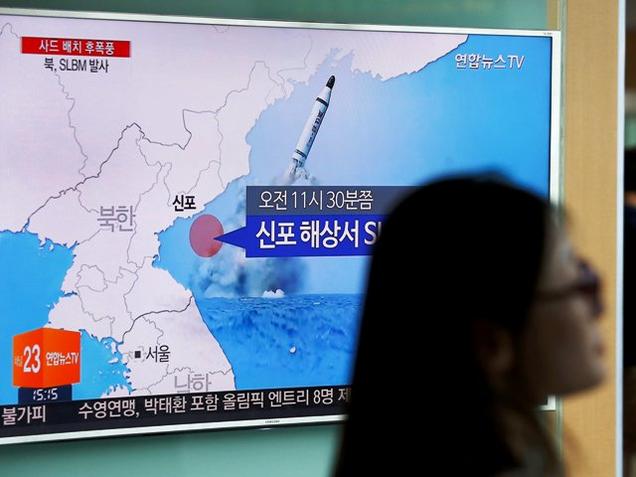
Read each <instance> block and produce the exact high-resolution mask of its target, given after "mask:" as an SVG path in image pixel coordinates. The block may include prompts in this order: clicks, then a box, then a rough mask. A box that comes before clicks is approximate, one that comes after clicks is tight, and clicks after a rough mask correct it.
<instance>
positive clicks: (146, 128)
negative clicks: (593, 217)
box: [0, 9, 560, 443]
mask: <svg viewBox="0 0 636 477" xmlns="http://www.w3.org/2000/svg"><path fill="white" fill-rule="evenodd" d="M559 51H560V45H559V37H558V33H554V32H538V31H494V30H493V31H490V30H475V31H470V30H464V29H442V28H416V27H394V26H390V27H389V26H362V25H327V24H289V23H284V22H264V21H242V20H213V19H193V18H176V17H175V18H169V17H159V16H139V15H137V16H136V15H118V14H81V13H69V12H48V11H40V12H38V11H16V10H8V9H4V10H1V11H0V71H1V72H2V73H1V74H0V110H1V111H2V114H0V171H1V173H0V190H2V192H3V197H2V201H0V443H12V442H25V441H35V440H52V439H67V438H77V437H91V436H102V435H119V434H135V433H149V432H164V431H171V430H190V429H203V428H231V427H246V426H271V425H276V424H293V423H310V422H325V421H334V420H339V419H342V417H343V414H344V410H345V406H346V403H347V402H348V400H349V399H350V388H349V385H350V382H351V372H352V364H353V360H354V356H355V351H356V338H357V330H358V323H359V319H360V314H361V305H362V296H363V293H364V287H365V274H366V269H367V265H368V262H369V255H370V253H371V250H372V245H373V243H374V242H375V240H376V238H377V236H378V234H379V233H381V228H382V221H383V217H384V216H385V215H386V214H387V212H388V211H389V210H390V208H391V206H392V205H393V204H395V202H396V201H397V200H399V198H400V197H401V196H403V195H404V194H405V193H407V192H408V191H409V188H412V187H413V186H415V185H418V184H421V183H422V182H425V181H429V180H432V179H434V178H437V177H441V176H444V175H448V174H459V173H461V174H465V173H471V172H478V171H493V172H499V173H502V174H505V175H506V176H507V177H509V178H510V179H511V180H512V181H514V182H515V183H517V184H519V185H520V186H522V187H525V188H528V189H531V190H533V191H535V192H537V193H539V194H542V195H544V196H548V195H551V197H553V198H554V191H556V190H558V171H557V166H558V140H559V138H558V127H559V81H560V73H559ZM551 191H553V193H552V194H551ZM414 220H417V218H416V217H414ZM404 318H405V319H406V317H404ZM386 326H387V327H391V326H403V321H402V320H401V319H400V317H390V316H387V321H386ZM405 332H408V331H405ZM394 345H395V344H394ZM378 352H379V353H383V352H384V351H383V350H378ZM386 359H387V360H390V361H392V362H394V363H395V366H400V356H396V355H392V353H391V352H390V351H389V348H387V356H386ZM389 382H391V378H390V376H387V383H389ZM400 384H401V386H403V387H404V388H408V386H409V384H408V383H400ZM393 388H394V386H393V385H392V386H391V387H388V386H387V389H378V413H382V412H389V410H390V407H391V406H392V405H394V404H395V401H394V399H395V396H393V395H392V394H391V393H392V389H393Z"/></svg>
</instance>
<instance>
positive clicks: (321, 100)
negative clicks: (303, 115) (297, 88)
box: [287, 76, 336, 184]
mask: <svg viewBox="0 0 636 477" xmlns="http://www.w3.org/2000/svg"><path fill="white" fill-rule="evenodd" d="M335 82H336V77H335V76H331V77H329V80H328V81H327V84H326V85H325V87H324V88H323V89H322V91H321V92H320V94H319V95H318V97H317V98H316V101H314V106H313V108H312V109H311V113H310V114H309V117H308V118H307V122H306V123H305V127H304V128H303V132H302V133H301V135H300V138H299V139H298V143H297V144H296V150H295V151H294V153H293V154H292V158H291V164H290V165H289V169H288V171H287V182H288V183H289V184H291V183H293V182H294V181H296V180H297V179H300V178H304V179H309V173H308V172H307V169H305V162H306V161H307V156H309V151H311V146H312V145H313V143H314V141H315V140H316V135H317V134H318V130H319V129H320V125H321V124H322V121H323V119H324V117H325V114H326V113H327V109H328V108H329V100H330V99H331V90H332V89H333V85H334V83H335Z"/></svg>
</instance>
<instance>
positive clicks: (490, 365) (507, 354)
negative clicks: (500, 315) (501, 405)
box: [473, 320, 515, 384]
mask: <svg viewBox="0 0 636 477" xmlns="http://www.w3.org/2000/svg"><path fill="white" fill-rule="evenodd" d="M473 343H474V348H475V352H476V354H477V359H478V360H479V363H480V365H481V367H482V369H483V370H484V372H485V373H486V375H487V376H488V378H489V380H490V382H491V383H493V384H497V383H499V382H501V381H502V380H503V378H504V376H505V375H506V374H508V372H510V370H511V369H512V368H513V366H514V361H515V353H514V342H513V339H512V335H511V334H510V332H509V331H507V330H505V329H503V328H502V327H500V326H497V325H495V324H494V323H491V322H489V321H487V320H477V321H476V322H475V323H474V325H473Z"/></svg>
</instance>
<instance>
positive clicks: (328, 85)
mask: <svg viewBox="0 0 636 477" xmlns="http://www.w3.org/2000/svg"><path fill="white" fill-rule="evenodd" d="M335 82H336V77H335V76H330V77H329V81H327V88H333V85H334V83H335Z"/></svg>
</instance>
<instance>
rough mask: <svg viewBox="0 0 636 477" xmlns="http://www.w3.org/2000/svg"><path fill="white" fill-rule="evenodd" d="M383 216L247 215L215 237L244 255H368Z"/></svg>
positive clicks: (380, 226) (378, 231)
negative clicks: (238, 224)
mask: <svg viewBox="0 0 636 477" xmlns="http://www.w3.org/2000/svg"><path fill="white" fill-rule="evenodd" d="M383 220H384V215H358V214H356V215H302V216H300V215H248V216H247V223H246V226H245V227H243V228H240V229H238V230H234V231H233V232H229V233H226V234H224V235H221V236H220V237H217V238H216V240H219V241H221V242H225V243H228V244H232V245H236V246H237V247H242V248H244V249H245V256H246V257H323V256H324V257H326V256H347V255H348V256H351V255H370V254H371V248H372V246H373V244H374V243H375V241H376V240H377V237H378V234H379V233H380V230H381V228H382V221H383Z"/></svg>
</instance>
